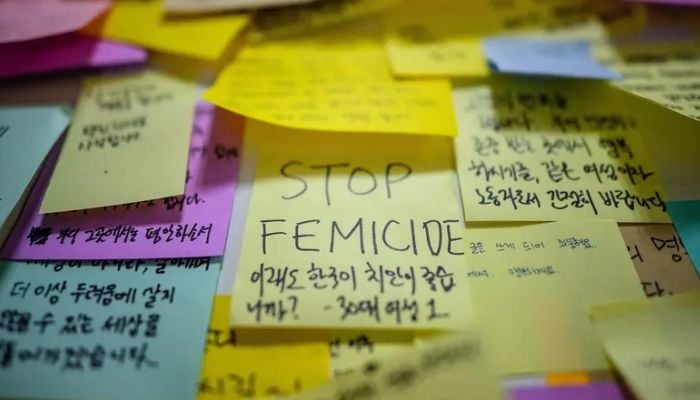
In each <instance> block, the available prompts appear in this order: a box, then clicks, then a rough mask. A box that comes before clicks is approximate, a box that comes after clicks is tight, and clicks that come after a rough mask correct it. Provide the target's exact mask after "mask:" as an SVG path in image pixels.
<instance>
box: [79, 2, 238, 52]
mask: <svg viewBox="0 0 700 400" xmlns="http://www.w3.org/2000/svg"><path fill="white" fill-rule="evenodd" d="M248 22H249V17H248V15H245V14H225V15H224V14H222V15H214V16H198V17H196V18H183V17H180V18H166V16H165V12H164V9H163V0H138V1H134V0H115V1H114V2H113V3H112V8H111V10H110V11H109V13H108V14H106V16H105V17H104V18H101V19H97V20H96V21H93V23H91V24H90V25H88V26H87V27H86V28H85V29H84V30H83V31H84V32H85V33H87V34H89V35H93V36H100V37H105V38H111V39H118V40H124V41H127V42H131V43H135V44H138V45H141V46H144V47H148V48H151V49H153V50H158V51H162V52H166V53H175V54H178V55H182V56H189V57H195V58H201V59H205V60H210V61H215V60H217V59H218V58H219V57H220V56H221V55H222V54H223V52H224V50H226V47H227V46H228V45H229V43H230V42H231V40H232V39H233V38H234V37H235V36H236V35H237V34H238V33H239V32H240V31H241V30H242V29H243V28H245V26H246V25H247V24H248Z"/></svg>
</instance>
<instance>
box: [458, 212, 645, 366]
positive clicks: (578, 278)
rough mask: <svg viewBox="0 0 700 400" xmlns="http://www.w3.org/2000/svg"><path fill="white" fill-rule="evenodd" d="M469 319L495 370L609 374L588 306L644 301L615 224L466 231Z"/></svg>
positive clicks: (568, 223) (574, 223)
mask: <svg viewBox="0 0 700 400" xmlns="http://www.w3.org/2000/svg"><path fill="white" fill-rule="evenodd" d="M465 241H466V243H467V247H468V249H467V256H466V258H467V265H468V272H467V277H468V281H469V285H470V288H471V292H472V300H473V303H474V313H475V320H476V323H477V324H479V326H481V327H482V330H483V334H484V340H485V341H486V343H487V344H488V345H489V355H490V356H491V357H492V360H493V361H494V364H495V367H496V369H497V370H498V372H499V373H503V374H517V373H532V372H542V371H549V372H566V371H580V370H597V369H607V367H608V364H607V362H606V360H605V354H604V353H603V348H602V346H601V344H600V342H599V341H598V339H597V337H596V334H595V331H594V329H593V326H592V325H591V323H590V322H589V321H588V315H587V309H588V306H590V305H593V304H599V303H604V302H612V301H621V300H626V299H640V298H644V293H643V292H642V289H641V288H640V286H639V280H638V278H637V274H636V273H635V271H634V266H632V262H631V261H630V259H629V256H628V255H627V251H626V250H625V244H624V242H623V241H622V237H621V236H620V231H619V230H618V229H617V225H616V224H615V223H614V222H612V221H566V222H564V221H562V222H553V223H544V224H536V225H528V226H520V227H508V226H505V227H492V228H467V229H466V233H465Z"/></svg>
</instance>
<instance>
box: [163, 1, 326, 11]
mask: <svg viewBox="0 0 700 400" xmlns="http://www.w3.org/2000/svg"><path fill="white" fill-rule="evenodd" d="M314 1H318V0H165V3H164V4H163V7H164V8H165V10H166V11H168V12H175V13H200V12H214V11H227V10H228V11H231V10H249V9H257V8H265V7H283V6H289V5H293V4H304V3H312V2H314Z"/></svg>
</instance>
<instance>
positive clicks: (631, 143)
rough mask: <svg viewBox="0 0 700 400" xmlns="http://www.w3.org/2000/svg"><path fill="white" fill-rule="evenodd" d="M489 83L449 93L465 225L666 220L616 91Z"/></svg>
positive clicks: (633, 119) (630, 115)
mask: <svg viewBox="0 0 700 400" xmlns="http://www.w3.org/2000/svg"><path fill="white" fill-rule="evenodd" d="M492 82H493V83H492V84H491V85H490V86H483V85H482V86H473V87H464V88H459V89H455V90H454V91H453V94H454V102H455V110H456V114H457V121H458V124H459V136H458V137H457V139H456V142H455V146H456V148H455V151H456V153H457V163H458V171H459V178H460V187H461V191H462V200H463V205H464V212H465V215H466V219H467V221H508V220H510V221H528V220H529V221H548V220H549V221H551V220H560V219H572V218H576V219H587V218H610V219H615V220H617V221H619V222H666V221H668V216H667V215H666V213H665V211H666V206H665V204H664V199H665V195H664V189H663V186H662V182H661V179H660V177H659V175H658V174H657V172H656V170H655V167H654V165H653V164H652V163H651V162H650V161H649V158H648V156H647V152H646V149H645V147H644V143H643V141H642V140H641V137H640V132H643V131H644V130H645V129H647V128H646V127H645V125H644V124H642V123H641V122H638V118H637V116H636V114H635V110H634V109H632V108H630V107H628V103H626V102H625V94H624V93H619V92H617V91H616V90H615V89H613V88H610V87H608V86H606V85H605V84H604V83H597V84H596V83H593V82H585V81H571V80H568V81H563V80H559V81H554V80H534V81H533V80H531V79H530V80H526V79H515V78H513V79H505V78H504V79H501V80H496V79H493V80H492ZM649 133H650V134H651V133H655V134H658V132H649Z"/></svg>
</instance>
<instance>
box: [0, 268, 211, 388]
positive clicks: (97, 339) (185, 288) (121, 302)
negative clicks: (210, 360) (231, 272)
mask: <svg viewBox="0 0 700 400" xmlns="http://www.w3.org/2000/svg"><path fill="white" fill-rule="evenodd" d="M220 265H221V261H220V259H219V258H217V259H209V258H196V259H168V260H150V261H146V260H129V261H123V260H122V261H120V260H113V261H40V262H14V261H13V262H9V261H4V262H3V261H0V398H15V399H18V398H43V399H73V400H96V399H100V400H192V399H194V398H195V397H196V394H197V392H196V391H197V382H198V379H199V374H200V368H201V360H202V355H203V353H202V352H203V351H204V345H205V340H206V334H207V329H208V325H209V316H210V311H211V305H212V300H213V296H214V292H215V290H216V282H217V278H218V272H219V268H220Z"/></svg>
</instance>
